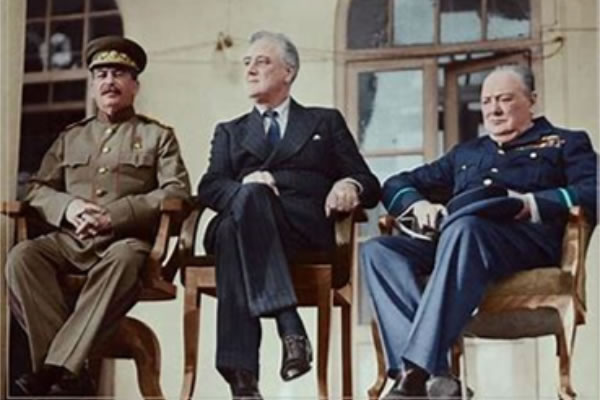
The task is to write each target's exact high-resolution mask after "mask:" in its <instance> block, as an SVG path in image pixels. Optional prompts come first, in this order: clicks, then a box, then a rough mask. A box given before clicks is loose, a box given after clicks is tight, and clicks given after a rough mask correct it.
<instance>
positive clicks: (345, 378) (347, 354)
mask: <svg viewBox="0 0 600 400" xmlns="http://www.w3.org/2000/svg"><path fill="white" fill-rule="evenodd" d="M341 311H342V368H343V370H342V374H343V375H342V390H343V396H344V399H352V307H351V306H350V304H343V305H342V306H341Z"/></svg>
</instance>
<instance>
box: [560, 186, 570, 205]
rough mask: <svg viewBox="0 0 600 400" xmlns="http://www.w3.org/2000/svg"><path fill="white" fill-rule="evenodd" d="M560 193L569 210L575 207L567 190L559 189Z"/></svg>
mask: <svg viewBox="0 0 600 400" xmlns="http://www.w3.org/2000/svg"><path fill="white" fill-rule="evenodd" d="M558 191H559V192H560V194H561V195H562V198H563V200H564V202H565V204H566V205H567V207H568V208H571V207H573V205H574V204H573V199H571V194H570V193H569V191H568V190H567V189H565V188H558Z"/></svg>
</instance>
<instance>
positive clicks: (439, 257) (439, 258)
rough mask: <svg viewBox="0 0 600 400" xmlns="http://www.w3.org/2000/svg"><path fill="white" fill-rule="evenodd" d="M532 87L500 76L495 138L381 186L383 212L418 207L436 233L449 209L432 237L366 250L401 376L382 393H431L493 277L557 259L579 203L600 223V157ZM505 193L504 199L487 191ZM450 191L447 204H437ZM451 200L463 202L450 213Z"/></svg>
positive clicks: (383, 241)
mask: <svg viewBox="0 0 600 400" xmlns="http://www.w3.org/2000/svg"><path fill="white" fill-rule="evenodd" d="M533 82H534V81H533V75H532V74H531V71H530V70H528V69H526V68H523V67H517V66H504V67H500V68H498V69H497V70H495V71H493V72H492V73H491V74H490V75H489V76H488V77H487V78H486V80H485V81H484V83H483V87H482V92H481V107H482V115H483V120H484V125H485V128H486V130H487V131H488V132H489V135H487V136H484V137H480V138H477V139H475V140H472V141H469V142H466V143H464V144H460V145H458V146H456V147H455V148H453V149H452V150H451V151H450V152H449V153H448V154H446V155H444V156H443V157H441V158H440V159H438V160H437V161H435V162H433V163H431V164H427V165H425V166H422V167H419V168H416V169H415V170H413V171H410V172H402V173H399V174H397V175H395V176H392V177H391V178H389V179H388V180H387V181H386V182H385V184H384V187H383V203H384V205H385V207H386V208H387V210H388V212H389V213H390V214H392V215H394V216H401V217H404V216H407V215H409V214H411V215H412V216H414V217H415V219H416V220H417V223H418V225H419V228H421V229H422V228H427V227H429V228H431V229H435V228H439V226H436V221H439V219H440V215H441V216H444V215H446V214H447V213H448V212H450V215H449V216H448V217H446V218H445V221H444V222H443V223H442V226H441V234H440V236H439V240H438V241H437V243H436V242H435V241H429V240H424V239H419V238H412V237H409V236H408V235H397V236H387V237H379V238H376V239H373V240H371V241H369V242H367V243H366V244H365V245H364V247H363V249H362V252H361V262H362V268H363V271H364V276H365V278H366V282H367V286H368V289H369V292H370V296H371V298H372V300H373V305H374V309H375V312H376V315H377V319H378V322H379V327H380V331H381V334H382V338H383V343H384V347H385V352H386V357H387V364H388V374H389V375H390V376H391V377H393V378H396V382H395V384H394V386H393V388H392V389H391V391H390V392H389V393H388V394H387V396H386V398H387V399H404V398H407V397H409V398H412V397H413V396H426V381H427V380H428V379H429V377H430V376H431V375H438V374H445V373H447V371H448V359H447V354H448V350H449V348H450V346H451V345H452V344H453V343H454V341H455V340H456V338H457V337H458V335H459V334H460V332H461V330H462V329H463V327H464V326H465V325H466V324H467V322H468V320H469V318H470V316H471V314H472V312H473V310H474V309H475V308H476V307H477V306H478V304H479V302H480V301H481V299H482V296H483V294H484V290H485V288H486V286H487V285H488V283H489V282H491V281H493V280H495V279H498V278H501V277H504V276H507V275H509V274H511V273H514V272H517V271H519V270H525V269H529V268H534V267H541V266H545V265H557V264H558V263H559V261H560V256H561V242H562V236H563V232H564V227H565V222H566V217H567V215H568V209H569V207H571V206H574V205H579V206H582V208H583V209H584V211H585V213H586V214H587V217H588V219H589V221H590V222H592V223H595V221H596V202H597V194H596V188H597V172H596V170H597V155H596V154H595V152H594V151H593V149H592V146H591V144H590V140H589V138H588V136H587V134H586V133H585V132H581V131H569V130H566V129H561V128H557V127H555V126H553V125H552V124H550V122H548V120H546V119H545V118H543V117H539V118H533V113H532V107H533V105H534V103H535V92H534V84H533ZM492 188H494V189H496V190H491V189H492ZM498 188H499V190H498ZM505 189H507V190H508V195H507V196H505V197H498V198H488V199H486V198H485V194H486V193H488V194H494V193H495V195H498V194H499V193H501V192H503V191H504V193H506V191H505ZM481 194H484V196H483V197H479V195H481ZM440 196H441V197H440ZM450 196H454V197H453V200H452V201H451V202H450V203H448V210H446V208H445V206H443V205H442V204H440V203H435V200H433V199H435V198H437V199H438V201H439V199H440V198H441V199H443V200H448V198H449V197H450ZM476 199H479V200H478V201H475V202H472V203H470V200H476ZM443 200H442V202H443ZM515 202H516V205H517V207H515ZM453 203H454V204H456V203H462V206H463V208H462V209H460V208H458V211H452V210H451V207H450V205H451V204H453ZM508 255H510V256H508ZM427 276H429V281H428V282H427V284H424V278H425V277H427ZM450 382H452V381H450ZM447 386H448V387H450V388H453V390H456V391H458V388H459V387H460V386H459V385H458V384H457V382H456V381H454V383H453V384H452V385H447ZM449 394H450V395H457V394H458V393H456V392H453V393H449Z"/></svg>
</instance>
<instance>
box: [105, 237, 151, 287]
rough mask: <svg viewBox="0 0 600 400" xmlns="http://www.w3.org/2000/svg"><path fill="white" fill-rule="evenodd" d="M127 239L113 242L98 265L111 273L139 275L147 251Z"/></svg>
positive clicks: (146, 256)
mask: <svg viewBox="0 0 600 400" xmlns="http://www.w3.org/2000/svg"><path fill="white" fill-rule="evenodd" d="M127 240H128V239H125V240H120V241H118V242H115V243H113V244H112V245H111V246H110V247H109V248H108V249H107V251H106V253H105V254H104V256H103V257H102V260H101V261H100V262H99V264H98V266H99V267H100V268H102V269H105V270H109V271H110V272H111V273H118V274H124V275H129V276H131V277H132V278H134V277H137V276H138V275H139V271H140V270H141V269H142V268H143V266H144V265H145V263H146V260H147V258H148V253H147V252H145V251H143V250H141V249H137V248H135V246H132V245H130V244H129V243H127Z"/></svg>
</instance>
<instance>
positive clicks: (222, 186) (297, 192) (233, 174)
mask: <svg viewBox="0 0 600 400" xmlns="http://www.w3.org/2000/svg"><path fill="white" fill-rule="evenodd" d="M270 146H271V145H270V144H269V143H268V142H267V141H266V139H265V130H264V125H263V121H262V118H261V116H260V114H259V112H258V111H257V110H256V109H254V110H253V111H252V112H250V113H248V114H245V115H243V116H241V117H239V118H236V119H234V120H232V121H229V122H225V123H221V124H219V125H218V126H217V128H216V130H215V134H214V138H213V142H212V149H211V156H210V164H209V167H208V170H207V172H206V174H205V175H204V176H203V177H202V179H201V181H200V183H199V184H198V197H199V199H200V201H201V202H202V203H203V204H206V205H207V206H209V207H210V208H212V209H213V210H215V211H217V212H220V211H223V210H224V209H226V208H227V206H228V205H229V203H230V202H231V200H232V199H233V197H234V196H235V194H236V193H237V191H238V190H239V188H240V187H241V185H242V179H243V178H244V176H246V175H248V174H250V173H252V172H254V171H258V170H266V171H269V172H270V173H271V174H272V175H273V177H274V179H275V181H276V185H277V188H278V190H279V193H280V196H279V198H280V200H281V205H282V207H283V210H284V213H285V215H286V216H287V217H288V220H289V222H290V224H291V225H292V226H293V228H294V229H295V230H296V231H297V232H299V233H300V234H301V235H302V236H303V237H305V238H307V239H308V240H309V243H311V244H313V245H314V246H316V247H318V248H323V247H329V246H331V245H333V224H332V220H331V219H328V218H326V217H325V211H324V206H325V198H326V196H327V194H328V193H329V191H330V190H331V187H332V185H333V184H334V183H335V182H336V181H337V180H339V179H342V178H352V179H354V180H356V181H357V182H359V183H360V185H361V186H362V191H361V192H360V202H361V204H362V206H363V207H367V208H368V207H373V206H374V205H375V204H377V201H378V200H379V196H380V187H379V181H378V180H377V178H376V177H375V176H374V175H373V174H372V173H371V171H370V170H369V168H368V167H367V165H366V163H365V161H364V160H363V158H362V156H361V155H360V153H359V152H358V149H357V146H356V143H355V142H354V139H353V137H352V134H351V133H350V131H349V130H348V127H347V125H346V122H345V121H344V118H343V117H342V115H341V114H340V112H339V111H337V110H334V109H327V108H319V107H310V108H308V107H303V106H301V105H299V104H298V103H296V102H295V101H294V100H291V102H290V110H289V117H288V124H287V128H286V131H285V133H284V135H283V138H282V140H281V141H280V142H279V143H278V144H277V147H275V149H274V150H271V147H270ZM212 232H213V230H212V229H211V228H210V227H209V229H208V231H207V236H210V235H212ZM208 240H209V241H210V240H211V239H210V238H208Z"/></svg>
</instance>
